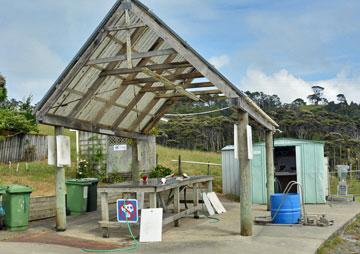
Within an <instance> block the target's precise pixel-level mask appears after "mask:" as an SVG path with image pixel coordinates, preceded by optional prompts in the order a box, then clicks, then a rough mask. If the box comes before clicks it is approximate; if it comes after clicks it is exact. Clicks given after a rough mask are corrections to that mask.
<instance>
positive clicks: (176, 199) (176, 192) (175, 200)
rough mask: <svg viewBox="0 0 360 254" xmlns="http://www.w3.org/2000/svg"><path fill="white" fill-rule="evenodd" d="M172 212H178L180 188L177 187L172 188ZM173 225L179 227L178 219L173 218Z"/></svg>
mask: <svg viewBox="0 0 360 254" xmlns="http://www.w3.org/2000/svg"><path fill="white" fill-rule="evenodd" d="M174 213H175V214H178V213H180V189H179V188H175V189H174ZM174 225H175V227H179V226H180V221H179V220H175V221H174Z"/></svg>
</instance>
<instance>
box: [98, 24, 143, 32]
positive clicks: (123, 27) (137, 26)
mask: <svg viewBox="0 0 360 254" xmlns="http://www.w3.org/2000/svg"><path fill="white" fill-rule="evenodd" d="M144 26H145V24H142V23H138V24H131V25H121V26H113V27H105V30H106V31H108V32H114V31H123V30H130V29H134V28H140V27H144Z"/></svg>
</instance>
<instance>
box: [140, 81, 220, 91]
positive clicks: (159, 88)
mask: <svg viewBox="0 0 360 254" xmlns="http://www.w3.org/2000/svg"><path fill="white" fill-rule="evenodd" d="M183 87H184V88H185V89H193V88H208V90H212V89H213V90H215V89H217V87H216V86H214V85H213V84H212V83H209V82H200V83H191V84H188V85H183ZM172 90H174V89H173V88H168V87H165V86H157V87H151V88H148V89H146V90H145V92H164V91H172Z"/></svg>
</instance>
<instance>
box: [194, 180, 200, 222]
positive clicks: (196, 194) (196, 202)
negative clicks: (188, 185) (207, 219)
mask: <svg viewBox="0 0 360 254" xmlns="http://www.w3.org/2000/svg"><path fill="white" fill-rule="evenodd" d="M193 196H194V197H193V202H194V207H196V206H198V205H199V184H198V183H194V185H193ZM194 218H195V219H199V218H200V217H199V211H197V210H196V212H195V213H194Z"/></svg>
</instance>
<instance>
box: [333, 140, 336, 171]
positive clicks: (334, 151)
mask: <svg viewBox="0 0 360 254" xmlns="http://www.w3.org/2000/svg"><path fill="white" fill-rule="evenodd" d="M333 154H334V155H333V156H334V158H333V172H335V171H336V169H335V168H336V150H335V145H334V147H333Z"/></svg>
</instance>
